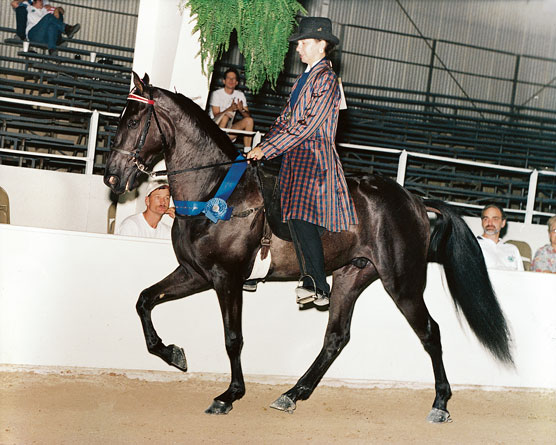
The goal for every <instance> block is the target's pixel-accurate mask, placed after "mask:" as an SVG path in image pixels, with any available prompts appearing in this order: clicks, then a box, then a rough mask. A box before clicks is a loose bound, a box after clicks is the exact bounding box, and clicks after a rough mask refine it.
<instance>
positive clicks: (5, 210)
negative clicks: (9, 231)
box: [0, 187, 10, 224]
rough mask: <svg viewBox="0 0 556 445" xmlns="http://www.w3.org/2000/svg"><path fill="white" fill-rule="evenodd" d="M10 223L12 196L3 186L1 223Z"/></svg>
mask: <svg viewBox="0 0 556 445" xmlns="http://www.w3.org/2000/svg"><path fill="white" fill-rule="evenodd" d="M9 223H10V198H9V197H8V194H7V193H6V190H4V189H3V188H2V187H0V224H9Z"/></svg>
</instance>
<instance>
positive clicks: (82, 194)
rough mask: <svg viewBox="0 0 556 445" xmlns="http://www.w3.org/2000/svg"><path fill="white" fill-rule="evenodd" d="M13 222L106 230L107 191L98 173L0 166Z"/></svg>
mask: <svg viewBox="0 0 556 445" xmlns="http://www.w3.org/2000/svg"><path fill="white" fill-rule="evenodd" d="M0 186H1V187H2V188H3V189H4V190H6V192H7V193H8V197H9V200H10V222H11V223H12V224H13V225H19V226H30V227H43V228H49V229H63V230H76V231H80V232H94V233H106V231H107V230H106V228H107V216H108V208H109V207H110V204H111V201H110V190H109V189H108V187H106V186H105V185H104V183H103V182H102V176H98V175H83V174H77V173H60V172H54V171H49V170H39V169H34V168H21V167H10V166H5V165H0Z"/></svg>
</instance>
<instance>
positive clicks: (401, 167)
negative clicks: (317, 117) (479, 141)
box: [337, 143, 556, 224]
mask: <svg viewBox="0 0 556 445" xmlns="http://www.w3.org/2000/svg"><path fill="white" fill-rule="evenodd" d="M337 145H338V146H339V147H345V148H354V149H357V150H364V151H373V152H380V153H391V154H399V155H400V156H399V160H398V173H397V178H396V181H397V182H398V183H399V184H400V185H401V186H403V185H404V182H405V173H406V171H407V159H408V157H409V156H413V157H415V158H422V159H432V160H435V161H442V162H446V163H450V164H464V165H474V166H477V167H482V168H489V169H492V170H502V171H513V172H517V173H524V174H528V175H529V188H528V190H529V192H528V194H527V204H526V207H525V210H521V209H504V211H507V212H510V213H522V214H524V215H525V218H524V223H525V224H532V222H533V216H535V215H538V216H552V213H547V212H538V211H536V210H534V206H535V198H536V195H537V179H538V176H539V175H546V176H555V177H556V171H552V170H537V169H530V168H522V167H510V166H507V165H497V164H488V163H485V162H477V161H470V160H463V159H455V158H449V157H446V156H437V155H430V154H426V153H418V152H412V151H407V150H400V149H395V148H383V147H369V146H366V145H358V144H348V143H339V144H337ZM448 203H449V204H452V205H455V206H460V207H471V208H476V209H480V208H482V206H480V205H476V204H467V203H461V202H452V201H449V202H448Z"/></svg>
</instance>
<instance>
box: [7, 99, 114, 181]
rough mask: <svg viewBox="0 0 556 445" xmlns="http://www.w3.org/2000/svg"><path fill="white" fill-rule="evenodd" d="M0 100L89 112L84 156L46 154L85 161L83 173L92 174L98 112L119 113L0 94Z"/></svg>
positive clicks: (103, 113)
mask: <svg viewBox="0 0 556 445" xmlns="http://www.w3.org/2000/svg"><path fill="white" fill-rule="evenodd" d="M0 102H8V103H16V104H21V105H31V106H36V107H43V108H52V109H55V110H64V111H73V112H76V113H85V114H90V115H91V117H90V121H89V122H90V123H89V136H88V139H87V140H88V143H87V154H86V156H85V157H79V156H69V155H68V156H66V155H48V157H50V158H63V159H70V160H73V161H78V162H85V174H87V175H92V174H93V166H94V162H95V151H96V141H97V134H98V117H99V115H100V114H102V115H104V116H112V117H118V116H119V114H116V113H110V112H108V111H98V110H88V109H87V108H79V107H70V106H68V105H56V104H49V103H47V102H38V101H34V100H26V99H14V98H10V97H2V96H0ZM0 151H2V152H12V153H17V154H32V155H33V156H45V154H44V153H37V152H28V151H21V150H13V149H9V148H2V149H1V150H0Z"/></svg>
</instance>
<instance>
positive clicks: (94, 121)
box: [0, 97, 556, 224]
mask: <svg viewBox="0 0 556 445" xmlns="http://www.w3.org/2000/svg"><path fill="white" fill-rule="evenodd" d="M0 101H3V102H11V103H18V104H22V105H30V106H39V107H47V108H51V109H56V110H66V111H71V112H76V113H84V114H89V115H90V123H89V136H88V145H87V152H86V155H85V156H69V155H64V154H51V153H40V152H34V151H33V152H27V151H22V150H13V149H7V148H0V151H1V152H5V153H10V154H14V155H29V156H43V157H49V158H53V157H58V158H63V159H67V160H72V161H77V162H83V163H84V164H85V174H93V166H94V159H95V150H96V143H95V142H96V140H97V131H98V120H99V116H100V115H104V116H109V117H112V118H117V117H118V115H117V114H115V113H109V112H105V111H98V110H88V109H84V108H75V107H68V106H64V105H55V104H45V103H43V102H33V101H29V100H19V99H12V98H5V97H0ZM225 131H227V132H232V133H239V134H253V135H254V141H253V142H254V144H256V143H258V141H259V140H260V138H261V133H260V132H247V131H242V130H231V129H225ZM338 146H339V147H342V148H346V149H349V150H363V151H368V152H376V153H382V154H387V155H390V156H391V157H392V159H393V162H397V175H396V180H397V182H398V183H399V184H401V185H406V181H405V178H406V173H407V169H408V162H409V160H410V158H416V159H417V158H419V159H428V160H434V161H439V162H442V163H444V164H461V165H467V166H473V167H476V168H480V169H487V170H490V171H492V170H494V171H496V172H500V171H505V172H513V173H516V174H519V175H526V176H527V177H528V183H529V186H528V192H527V201H526V206H525V210H522V209H506V210H507V211H508V212H510V213H516V214H520V215H523V222H525V223H526V224H531V223H532V222H533V217H534V216H543V217H547V216H551V214H550V213H546V212H541V211H537V210H535V200H536V198H537V184H538V180H539V175H541V176H547V177H556V172H555V171H548V170H537V169H529V168H520V167H512V166H506V165H498V164H489V163H485V162H477V161H471V160H464V159H455V158H450V157H443V156H436V155H431V154H426V153H419V152H412V151H407V150H399V149H393V148H384V147H372V146H365V145H357V144H348V143H340V144H338ZM396 157H397V160H396V159H395V158H396ZM449 202H450V204H452V205H455V206H459V207H469V208H474V209H479V208H481V206H480V205H476V204H469V203H462V202H455V201H449Z"/></svg>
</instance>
